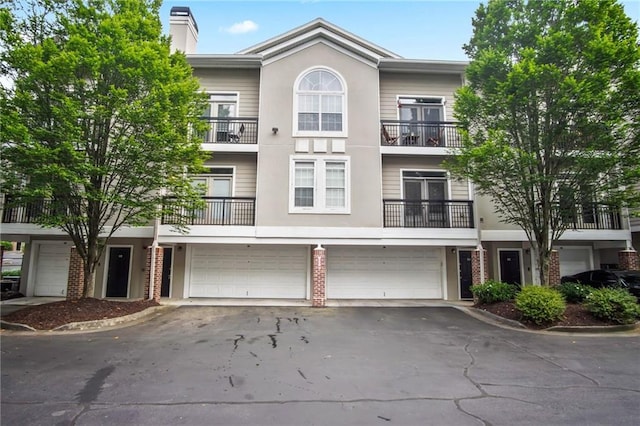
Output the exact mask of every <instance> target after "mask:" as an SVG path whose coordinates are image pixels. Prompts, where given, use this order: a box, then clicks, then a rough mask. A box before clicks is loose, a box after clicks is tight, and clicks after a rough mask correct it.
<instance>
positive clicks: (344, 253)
mask: <svg viewBox="0 0 640 426" xmlns="http://www.w3.org/2000/svg"><path fill="white" fill-rule="evenodd" d="M327 254H328V260H327V268H328V272H327V297H328V298H330V299H383V298H390V299H432V298H436V299H439V298H442V269H441V268H442V261H441V256H442V254H441V250H440V249H437V248H425V247H415V248H414V247H387V248H383V247H329V248H328V250H327Z"/></svg>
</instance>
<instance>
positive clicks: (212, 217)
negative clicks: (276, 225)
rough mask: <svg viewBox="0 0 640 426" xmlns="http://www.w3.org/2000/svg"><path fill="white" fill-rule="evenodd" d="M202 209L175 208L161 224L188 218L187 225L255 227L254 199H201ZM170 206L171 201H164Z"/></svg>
mask: <svg viewBox="0 0 640 426" xmlns="http://www.w3.org/2000/svg"><path fill="white" fill-rule="evenodd" d="M202 199H203V200H204V202H205V206H204V207H203V208H195V207H194V208H192V209H189V208H184V207H175V208H174V210H173V211H174V213H169V214H164V215H163V216H162V223H163V224H168V225H171V224H176V223H178V222H179V221H180V218H181V217H185V216H186V217H188V221H187V222H188V223H187V224H188V225H236V226H253V225H255V217H256V214H255V204H256V199H255V198H249V197H202ZM166 203H167V205H169V206H170V205H171V199H170V198H168V199H167V201H166Z"/></svg>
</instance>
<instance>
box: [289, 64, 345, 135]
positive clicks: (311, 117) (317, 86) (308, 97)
mask: <svg viewBox="0 0 640 426" xmlns="http://www.w3.org/2000/svg"><path fill="white" fill-rule="evenodd" d="M294 92H295V93H294V106H295V107H294V119H293V120H294V127H293V128H294V135H295V136H319V135H327V136H346V113H345V111H346V84H345V83H344V80H343V79H342V77H341V76H340V75H338V73H336V72H335V71H332V70H329V69H327V68H313V69H311V70H307V71H305V72H303V73H302V74H300V76H299V77H298V78H297V79H296V82H295V86H294Z"/></svg>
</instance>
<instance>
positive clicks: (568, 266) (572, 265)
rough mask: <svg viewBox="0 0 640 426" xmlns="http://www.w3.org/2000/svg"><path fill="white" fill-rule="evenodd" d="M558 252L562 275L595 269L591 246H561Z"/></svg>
mask: <svg viewBox="0 0 640 426" xmlns="http://www.w3.org/2000/svg"><path fill="white" fill-rule="evenodd" d="M558 253H559V257H560V276H562V277H564V276H565V275H573V274H577V273H578V272H583V271H588V270H590V269H593V268H592V263H591V249H590V248H589V247H560V248H559V250H558Z"/></svg>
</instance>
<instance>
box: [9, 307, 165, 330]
mask: <svg viewBox="0 0 640 426" xmlns="http://www.w3.org/2000/svg"><path fill="white" fill-rule="evenodd" d="M172 309H175V308H174V307H172V306H166V305H160V306H152V307H150V308H147V309H145V310H143V311H140V312H136V313H133V314H130V315H125V316H122V317H115V318H106V319H101V320H94V321H81V322H72V323H69V324H63V325H61V326H58V327H56V328H53V329H51V330H37V329H35V328H33V327H30V326H28V325H26V324H18V323H12V322H8V321H4V320H0V328H2V329H4V330H13V331H36V332H41V331H44V332H53V331H85V330H96V329H100V328H104V327H114V326H116V325H122V324H126V323H131V322H134V321H137V320H141V319H144V318H146V317H150V316H152V315H156V314H160V313H162V312H163V311H167V310H172Z"/></svg>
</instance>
